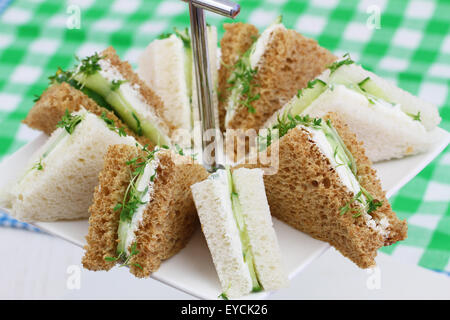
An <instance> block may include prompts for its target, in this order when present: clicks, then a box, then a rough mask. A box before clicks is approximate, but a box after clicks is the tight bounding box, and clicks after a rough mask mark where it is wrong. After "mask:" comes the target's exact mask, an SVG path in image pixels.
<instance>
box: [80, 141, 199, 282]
mask: <svg viewBox="0 0 450 320" xmlns="http://www.w3.org/2000/svg"><path fill="white" fill-rule="evenodd" d="M144 156H145V154H144V153H143V151H141V150H139V149H138V148H136V147H129V146H124V145H116V146H112V147H110V148H109V150H108V153H107V154H106V156H105V166H104V169H103V171H102V172H101V173H100V183H99V185H98V186H97V188H96V190H95V194H94V202H93V204H92V206H91V208H90V213H91V217H90V218H89V234H88V236H87V237H86V239H87V245H86V246H85V250H86V253H85V256H84V257H83V266H84V267H85V268H87V269H90V270H109V269H110V268H111V267H112V266H114V265H115V263H116V262H114V261H113V262H110V261H105V257H108V256H111V257H114V256H116V247H117V228H118V226H119V220H120V210H117V211H114V210H113V208H114V206H115V205H116V204H117V203H118V202H119V201H120V200H121V199H123V197H124V194H125V189H126V187H127V185H128V183H129V179H130V170H133V168H131V169H130V167H129V166H127V165H126V164H125V163H126V162H127V161H129V160H131V159H133V158H136V157H144ZM158 158H159V161H160V166H159V167H158V168H157V179H156V180H155V184H154V192H153V197H152V200H151V202H150V204H149V205H148V207H147V208H146V209H145V211H144V215H143V216H144V218H143V221H142V223H141V225H140V227H139V229H138V230H137V231H136V241H135V242H136V243H137V245H136V248H137V250H138V251H139V253H138V254H137V255H135V256H133V257H132V258H131V259H130V261H129V262H130V272H131V273H133V274H134V275H135V276H137V277H148V276H149V275H150V274H151V273H152V272H154V271H156V270H157V269H158V268H159V266H160V264H161V262H162V261H163V260H165V259H168V258H170V257H171V256H173V255H174V254H176V253H177V252H179V251H180V250H181V249H182V248H183V247H184V246H185V245H186V244H187V242H188V240H189V239H190V237H191V235H192V233H193V232H194V230H195V227H196V226H198V220H197V215H196V211H195V207H194V202H193V198H192V194H191V191H190V186H191V185H192V184H194V183H196V182H198V181H201V180H204V179H205V178H206V177H207V176H208V173H207V172H206V170H205V169H204V168H203V166H201V165H200V164H196V163H193V162H192V160H191V159H190V158H188V157H184V156H180V155H177V154H175V153H173V152H172V151H169V150H167V151H166V150H163V151H161V152H160V153H158ZM137 265H139V266H141V268H142V269H141V268H140V267H138V266H137Z"/></svg>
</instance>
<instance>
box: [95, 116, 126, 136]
mask: <svg viewBox="0 0 450 320" xmlns="http://www.w3.org/2000/svg"><path fill="white" fill-rule="evenodd" d="M100 118H101V119H102V120H103V121H105V123H106V126H107V127H108V129H109V130H111V131H114V132H116V133H117V134H118V135H119V136H121V137H126V136H127V134H126V132H125V129H124V128H123V127H122V128H118V127H116V124H115V121H114V120H113V119H109V118H108V117H107V116H106V112H102V115H101V116H100Z"/></svg>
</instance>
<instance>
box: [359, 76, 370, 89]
mask: <svg viewBox="0 0 450 320" xmlns="http://www.w3.org/2000/svg"><path fill="white" fill-rule="evenodd" d="M369 80H370V77H367V78H365V79H364V80H362V81H361V82H359V83H358V87H359V88H360V89H361V90H362V91H364V92H366V89H364V88H363V86H364V84H365V83H366V82H367V81H369Z"/></svg>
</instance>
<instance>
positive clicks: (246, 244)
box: [226, 167, 263, 292]
mask: <svg viewBox="0 0 450 320" xmlns="http://www.w3.org/2000/svg"><path fill="white" fill-rule="evenodd" d="M226 171H227V179H228V185H229V190H230V196H231V208H232V210H233V216H234V220H235V221H236V225H237V228H238V230H239V237H240V240H241V245H242V254H243V258H244V263H245V264H246V265H247V268H248V270H249V273H250V277H251V279H252V292H258V291H261V290H262V289H263V288H262V286H261V284H260V283H259V281H258V276H257V274H256V269H255V264H254V263H253V254H252V251H251V248H250V239H249V237H248V233H247V228H246V226H245V220H244V215H243V212H242V207H241V203H240V201H239V195H238V194H237V193H236V192H235V188H234V184H233V178H232V175H231V171H230V169H229V168H228V167H227V168H226Z"/></svg>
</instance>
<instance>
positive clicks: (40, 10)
mask: <svg viewBox="0 0 450 320" xmlns="http://www.w3.org/2000/svg"><path fill="white" fill-rule="evenodd" d="M8 2H10V1H9V0H6V1H5V0H0V12H1V11H2V10H4V11H3V13H0V157H2V156H4V155H6V154H9V153H12V152H14V151H15V150H17V149H18V148H19V147H21V146H22V145H23V144H24V143H26V142H27V141H29V140H30V139H32V138H33V137H34V136H35V134H36V133H35V132H33V131H31V130H30V129H28V128H27V127H25V126H23V125H21V123H20V121H21V120H22V119H23V118H24V117H25V116H26V114H27V112H28V110H29V109H30V108H31V106H32V104H33V96H34V95H35V94H40V93H41V92H42V91H43V90H44V89H45V87H46V86H47V77H48V76H49V75H51V74H53V73H54V72H55V70H56V68H57V67H58V66H61V67H63V68H66V67H69V66H71V65H72V64H73V63H74V54H76V55H79V56H84V55H87V54H90V53H92V52H94V51H97V50H101V49H103V48H105V47H106V46H107V45H113V46H114V47H115V48H116V50H117V51H118V53H119V55H120V56H121V57H122V58H124V59H127V60H129V61H130V62H131V63H132V64H134V65H135V62H136V58H137V56H138V55H139V53H140V52H141V50H143V48H144V47H145V46H146V45H147V44H148V43H149V42H150V41H151V40H152V39H154V38H155V37H156V36H157V35H158V34H160V33H162V32H167V31H171V30H172V28H173V27H179V28H181V27H185V26H188V24H189V17H188V9H187V5H186V4H185V3H183V2H182V1H180V0H171V1H158V0H116V1H105V0H103V1H94V0H78V1H68V2H65V1H60V0H52V1H41V0H14V1H12V2H11V3H8ZM239 3H240V4H241V7H242V10H241V14H240V15H239V18H238V20H240V21H248V22H250V23H253V24H255V25H256V26H257V27H259V28H263V27H264V26H266V25H268V24H269V23H270V22H271V21H272V20H274V19H275V18H276V17H277V16H278V15H279V14H282V15H283V21H284V23H285V24H286V26H287V27H289V28H295V29H297V30H298V31H300V32H301V33H303V34H305V35H306V36H309V37H312V38H315V39H317V40H318V41H319V43H320V44H321V45H322V46H324V47H326V48H328V49H330V50H332V51H333V52H335V53H336V54H343V53H345V52H350V54H351V56H352V58H353V59H355V60H357V61H359V62H360V63H361V64H362V65H363V66H364V67H366V68H367V69H369V70H372V71H374V72H375V73H377V74H379V75H380V76H382V77H385V78H388V79H390V80H392V81H394V82H396V83H397V84H398V86H400V87H402V88H403V89H406V90H408V91H410V92H411V93H413V94H416V95H418V96H420V97H422V98H423V99H426V100H429V101H431V102H434V103H435V104H437V105H438V106H439V109H440V114H441V116H442V124H441V127H442V128H444V129H446V130H448V131H450V94H449V85H450V79H449V76H450V22H449V21H450V18H449V17H450V1H447V0H436V1H419V0H412V1H401V0H395V1H387V0H363V1H357V0H345V1H338V0H311V1H305V0H266V1H256V0H248V1H239ZM5 6H6V7H7V8H6V9H4V7H5ZM78 10H79V13H80V17H81V21H80V29H69V28H68V27H67V24H68V22H69V24H70V21H72V22H73V20H72V19H73V18H76V15H77V11H78ZM368 10H369V11H370V12H369V13H368ZM377 11H379V12H380V13H381V14H380V28H379V29H376V28H375V29H373V28H372V29H371V28H368V27H367V21H368V19H369V22H376V16H373V15H371V13H375V14H376V12H377ZM225 21H226V19H225V18H223V17H219V16H213V15H208V22H209V23H210V24H213V25H216V26H218V27H219V34H220V35H221V34H222V33H223V29H222V27H221V25H222V23H223V22H225ZM372 25H373V24H372ZM391 200H392V205H393V207H394V209H395V211H396V212H397V214H398V215H399V216H400V218H407V219H408V222H409V237H408V239H407V240H406V241H403V242H401V243H400V244H396V245H393V246H390V247H386V248H383V249H382V251H383V252H386V253H388V254H391V255H393V256H395V257H398V258H400V259H402V260H404V261H407V262H410V263H413V264H418V265H420V266H423V267H426V268H430V269H434V270H439V271H446V272H448V273H449V272H450V262H449V260H450V259H449V258H450V204H449V202H450V148H447V149H446V150H445V151H444V152H443V153H442V154H441V155H440V156H439V157H438V158H437V159H435V160H434V161H433V162H432V163H431V164H430V165H429V166H428V167H427V168H425V169H424V170H423V171H422V172H421V173H420V174H419V175H418V176H417V177H416V178H414V179H413V180H412V181H411V182H410V183H408V184H407V185H406V186H405V187H404V188H402V189H401V190H400V191H399V192H398V193H397V194H396V195H395V196H394V197H393V198H392V199H391ZM0 221H1V219H0Z"/></svg>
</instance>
